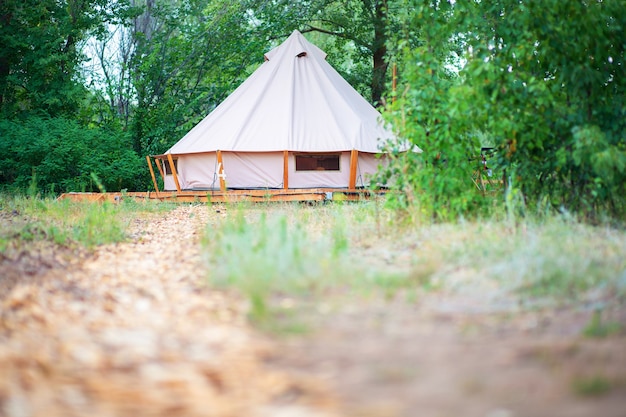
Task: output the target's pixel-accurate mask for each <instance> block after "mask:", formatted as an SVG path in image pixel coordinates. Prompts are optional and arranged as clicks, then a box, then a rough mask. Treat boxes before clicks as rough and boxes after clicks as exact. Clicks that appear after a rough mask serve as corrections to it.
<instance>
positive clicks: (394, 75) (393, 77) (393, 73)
mask: <svg viewBox="0 0 626 417" xmlns="http://www.w3.org/2000/svg"><path fill="white" fill-rule="evenodd" d="M397 80H398V69H397V67H396V63H395V62H394V63H393V65H392V67H391V91H392V94H391V102H392V103H395V102H396V84H397Z"/></svg>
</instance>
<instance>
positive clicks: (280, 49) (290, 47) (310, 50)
mask: <svg viewBox="0 0 626 417" xmlns="http://www.w3.org/2000/svg"><path fill="white" fill-rule="evenodd" d="M281 53H287V54H289V55H293V56H295V57H298V58H302V57H305V56H315V57H319V58H321V59H326V52H324V51H322V50H321V49H320V48H318V47H317V46H315V45H313V44H312V43H311V42H309V41H308V40H307V39H306V38H305V37H304V35H303V34H302V33H301V32H300V31H298V30H297V29H296V30H294V31H293V32H291V35H289V37H287V39H285V41H284V42H283V43H281V44H280V45H278V46H277V47H275V48H274V49H272V50H270V51H269V52H267V53H266V54H265V56H264V58H265V61H270V60H272V59H274V58H275V57H277V56H278V54H281Z"/></svg>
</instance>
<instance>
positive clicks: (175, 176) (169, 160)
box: [167, 153, 181, 193]
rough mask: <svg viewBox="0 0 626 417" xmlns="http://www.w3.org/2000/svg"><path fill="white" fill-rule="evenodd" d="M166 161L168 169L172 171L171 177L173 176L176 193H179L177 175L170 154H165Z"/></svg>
mask: <svg viewBox="0 0 626 417" xmlns="http://www.w3.org/2000/svg"><path fill="white" fill-rule="evenodd" d="M167 161H168V162H169V163H170V169H171V170H172V175H173V176H174V184H176V191H178V192H179V193H180V192H181V189H180V183H179V182H178V173H177V172H176V167H175V166H174V160H173V159H172V154H171V153H168V154H167Z"/></svg>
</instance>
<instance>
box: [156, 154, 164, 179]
mask: <svg viewBox="0 0 626 417" xmlns="http://www.w3.org/2000/svg"><path fill="white" fill-rule="evenodd" d="M154 162H155V163H156V166H157V169H158V170H159V174H161V179H163V181H165V173H164V172H163V165H162V164H161V160H160V159H157V158H154Z"/></svg>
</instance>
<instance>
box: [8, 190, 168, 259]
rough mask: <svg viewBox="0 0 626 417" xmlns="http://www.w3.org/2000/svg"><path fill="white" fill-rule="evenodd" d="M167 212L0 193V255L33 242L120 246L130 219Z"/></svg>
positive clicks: (159, 207) (130, 204)
mask: <svg viewBox="0 0 626 417" xmlns="http://www.w3.org/2000/svg"><path fill="white" fill-rule="evenodd" d="M171 208H172V206H171V205H168V204H164V203H149V202H148V203H146V202H144V203H137V202H134V201H132V200H126V199H123V200H122V201H121V202H120V203H118V204H111V203H108V202H105V203H90V202H73V201H70V200H57V199H53V198H48V197H43V198H42V197H30V196H28V197H24V196H19V195H9V194H6V193H0V221H2V228H1V229H0V253H2V252H4V251H5V250H7V248H8V247H9V246H11V245H14V246H15V245H17V246H18V247H19V245H28V244H29V243H31V242H37V241H46V242H50V243H53V244H55V245H61V246H73V245H78V246H80V247H83V248H87V249H92V248H94V247H95V246H98V245H103V244H108V243H116V242H121V241H124V240H126V239H127V233H126V231H127V228H128V225H129V224H130V222H131V221H132V220H133V219H134V218H136V217H137V216H139V215H141V214H144V213H152V212H161V211H163V210H168V209H171ZM7 219H9V221H7Z"/></svg>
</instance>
